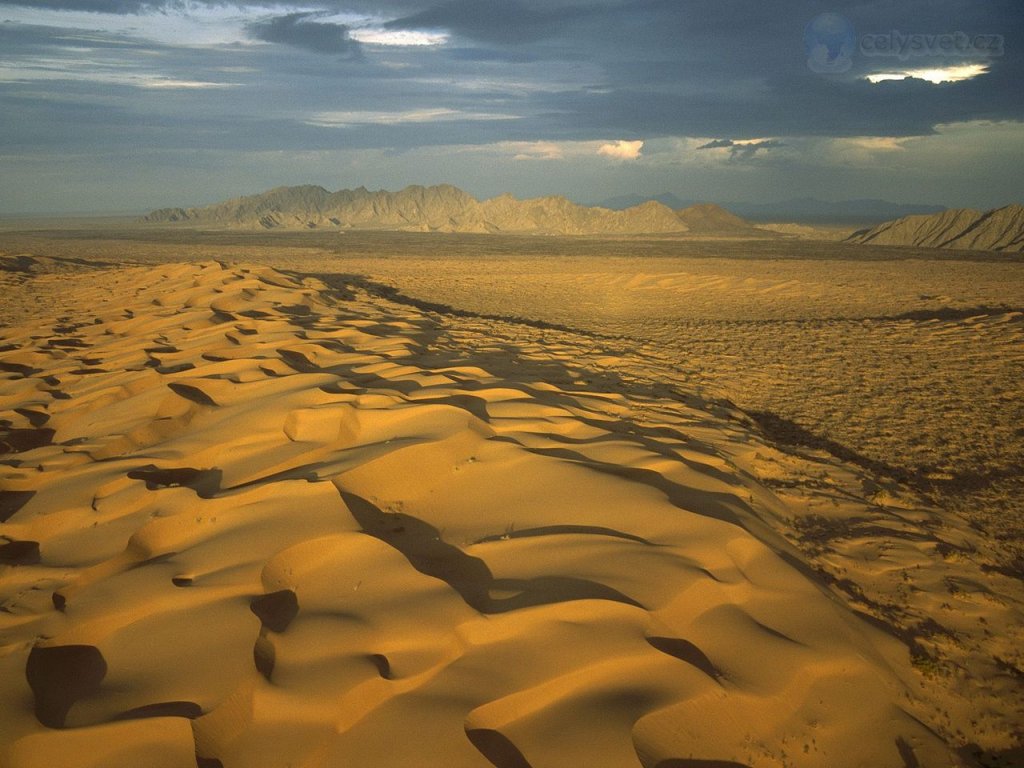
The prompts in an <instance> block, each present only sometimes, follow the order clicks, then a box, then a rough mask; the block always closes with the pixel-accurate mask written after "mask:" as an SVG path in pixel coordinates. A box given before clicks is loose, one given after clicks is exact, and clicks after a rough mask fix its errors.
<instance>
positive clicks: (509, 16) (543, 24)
mask: <svg viewBox="0 0 1024 768" xmlns="http://www.w3.org/2000/svg"><path fill="white" fill-rule="evenodd" d="M551 6H554V7H551ZM597 7H598V8H599V7H600V6H597ZM594 11H595V7H593V6H592V7H587V4H585V3H580V4H578V5H565V4H559V3H551V2H545V3H540V2H524V0H449V2H442V3H438V4H437V5H435V6H433V7H431V8H427V9H426V10H423V11H420V12H418V13H414V14H411V15H409V16H404V17H402V18H398V19H394V20H392V21H390V22H388V23H387V25H386V26H387V27H390V28H393V29H447V30H450V31H451V32H453V33H455V34H457V35H459V36H461V37H465V38H468V39H471V40H478V41H483V42H490V43H499V44H503V45H511V44H522V43H527V42H536V41H539V40H545V39H550V38H554V37H559V36H560V35H561V34H562V33H563V31H564V29H565V27H566V26H567V25H569V24H571V23H572V22H573V21H576V20H579V19H581V18H583V17H585V16H587V15H590V14H592V13H594Z"/></svg>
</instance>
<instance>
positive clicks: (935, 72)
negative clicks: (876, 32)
mask: <svg viewBox="0 0 1024 768" xmlns="http://www.w3.org/2000/svg"><path fill="white" fill-rule="evenodd" d="M987 72H988V65H987V64H954V65H952V66H947V67H930V68H925V69H906V70H901V71H899V72H874V73H872V74H870V75H865V76H864V79H865V80H867V81H868V82H869V83H881V82H884V81H886V80H904V79H906V78H908V77H912V78H915V79H917V80H926V81H928V82H929V83H933V84H936V85H938V84H940V83H959V82H962V81H964V80H970V79H972V78H975V77H978V76H979V75H984V74H985V73H987Z"/></svg>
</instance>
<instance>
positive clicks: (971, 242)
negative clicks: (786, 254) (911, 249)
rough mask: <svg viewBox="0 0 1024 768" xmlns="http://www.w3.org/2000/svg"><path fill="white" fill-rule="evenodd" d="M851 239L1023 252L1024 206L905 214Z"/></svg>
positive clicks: (850, 239)
mask: <svg viewBox="0 0 1024 768" xmlns="http://www.w3.org/2000/svg"><path fill="white" fill-rule="evenodd" d="M847 242H851V243H870V244H872V245H913V246H917V247H921V248H948V249H956V250H972V251H1007V252H1016V253H1020V252H1024V206H1021V205H1016V204H1015V205H1007V206H1004V207H1002V208H993V209H992V210H990V211H984V212H983V211H976V210H973V209H971V208H952V209H950V210H947V211H943V212H942V213H935V214H932V215H930V216H904V217H903V218H900V219H896V220H895V221H887V222H885V223H884V224H879V225H878V226H877V227H872V228H870V229H863V230H860V231H858V232H854V233H853V234H852V235H850V237H849V238H847Z"/></svg>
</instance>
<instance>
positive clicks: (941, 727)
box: [0, 226, 1024, 768]
mask: <svg viewBox="0 0 1024 768" xmlns="http://www.w3.org/2000/svg"><path fill="white" fill-rule="evenodd" d="M0 260H2V265H3V272H0V290H2V291H3V296H4V298H3V304H2V306H3V310H2V317H0V323H2V325H0V409H2V412H0V420H2V421H0V426H2V427H3V430H2V432H0V435H3V437H2V438H0V439H2V440H3V443H2V448H3V449H4V451H5V452H4V453H3V454H2V455H0V461H2V464H0V521H2V522H0V536H3V537H4V539H5V543H2V544H0V695H2V696H3V701H4V702H5V706H4V707H3V709H2V710H0V735H2V736H3V738H2V739H0V744H2V746H0V763H2V764H8V763H9V764H11V765H12V766H15V767H20V766H55V765H67V766H69V767H70V766H76V767H77V766H107V765H118V766H163V765H166V766H192V765H196V764H197V762H198V765H200V766H215V765H223V766H226V767H230V766H283V765H289V764H290V765H296V766H348V765H352V766H392V765H393V766H399V765H401V766H406V765H417V766H428V765H429V766H434V765H436V766H488V765H494V766H498V768H515V767H521V766H534V767H535V768H542V767H544V766H563V765H564V766H576V765H587V766H609V768H611V767H612V766H643V768H654V767H655V766H657V767H658V768H672V767H674V768H683V767H686V766H688V767H689V768H702V767H703V768H710V767H712V766H730V765H732V766H736V765H739V766H752V767H753V766H779V765H793V766H820V765H829V766H941V765H957V764H962V765H979V764H980V765H992V766H995V765H1000V766H1010V765H1020V764H1021V761H1022V747H1021V739H1022V733H1021V728H1022V726H1021V723H1022V722H1024V672H1022V669H1024V653H1022V650H1021V649H1022V648H1024V588H1022V583H1021V578H1022V573H1024V568H1022V554H1024V547H1022V543H1021V542H1022V541H1024V539H1022V534H1024V503H1022V501H1021V499H1022V498H1024V496H1022V494H1021V491H1022V490H1024V478H1022V474H1024V473H1022V470H1021V468H1022V463H1024V462H1022V457H1024V430H1022V427H1021V424H1024V418H1022V417H1024V398H1022V396H1021V395H1022V391H1021V384H1020V382H1021V380H1022V375H1024V344H1022V332H1024V311H1022V310H1024V280H1022V276H1021V269H1022V268H1024V267H1022V264H1021V263H1020V260H1019V259H1018V260H1014V259H1012V258H1003V257H998V256H984V255H981V254H936V253H934V252H929V251H914V250H906V249H882V248H868V247H863V246H857V247H853V246H844V245H841V244H835V243H817V244H815V243H796V242H765V243H758V242H734V241H708V242H693V241H690V242H685V243H676V242H672V241H667V240H661V241H659V240H652V241H635V240H622V241H598V240H587V239H552V238H506V237H496V236H491V237H488V236H480V237H473V236H443V235H416V234H408V235H401V234H379V233H362V234H361V233H354V232H350V233H346V234H344V235H336V234H332V235H329V236H327V235H322V234H318V233H294V234H282V235H267V234H257V233H202V232H192V231H188V230H184V231H167V230H130V229H124V230H114V229H110V228H106V229H105V228H103V227H100V226H94V227H93V228H90V229H84V228H82V229H77V230H64V231H16V230H14V229H11V230H10V231H4V232H0Z"/></svg>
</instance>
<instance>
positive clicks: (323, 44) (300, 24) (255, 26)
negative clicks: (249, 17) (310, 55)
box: [248, 12, 360, 58]
mask: <svg viewBox="0 0 1024 768" xmlns="http://www.w3.org/2000/svg"><path fill="white" fill-rule="evenodd" d="M318 15H319V14H316V13H305V12H303V13H289V14H287V15H285V16H275V17H273V18H269V19H261V20H260V21H254V22H252V23H250V24H249V25H248V31H249V34H250V35H252V37H253V38H255V39H256V40H262V41H263V42H266V43H280V44H282V45H290V46H293V47H295V48H304V49H306V50H307V51H313V52H315V53H331V54H341V55H342V56H343V57H345V58H359V56H360V47H359V43H358V42H356V41H355V40H353V39H352V38H351V37H350V36H349V31H350V30H349V27H348V26H346V25H345V24H335V23H332V22H323V21H315V20H314V19H316V18H317V17H318Z"/></svg>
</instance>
